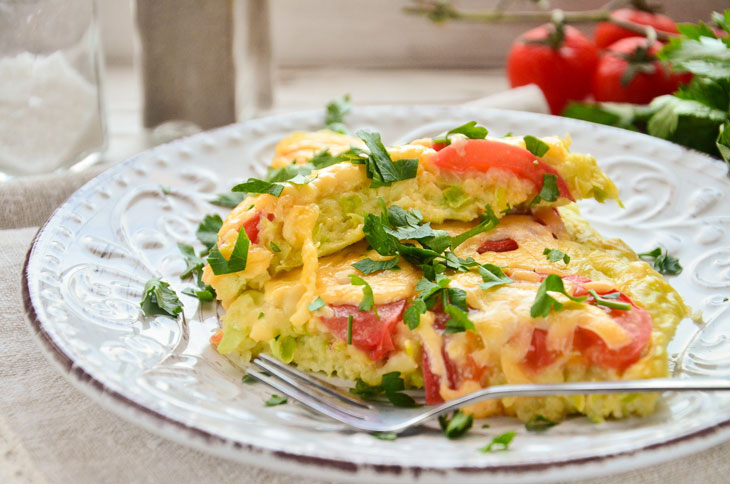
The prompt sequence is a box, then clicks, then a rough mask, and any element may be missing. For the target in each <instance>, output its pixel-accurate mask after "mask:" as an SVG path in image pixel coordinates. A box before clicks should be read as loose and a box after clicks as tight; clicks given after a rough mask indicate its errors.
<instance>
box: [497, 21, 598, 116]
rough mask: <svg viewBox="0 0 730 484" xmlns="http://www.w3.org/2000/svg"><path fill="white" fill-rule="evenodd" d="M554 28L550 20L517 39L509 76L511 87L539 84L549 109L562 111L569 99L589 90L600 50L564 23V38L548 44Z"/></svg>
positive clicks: (578, 96)
mask: <svg viewBox="0 0 730 484" xmlns="http://www.w3.org/2000/svg"><path fill="white" fill-rule="evenodd" d="M554 32H555V27H554V26H552V25H550V24H548V25H543V26H540V27H537V28H534V29H532V30H530V31H528V32H526V33H525V34H523V35H522V36H521V37H520V38H519V39H517V40H516V41H515V42H514V43H513V44H512V48H511V49H510V51H509V54H508V55H507V77H508V78H509V82H510V85H511V86H512V87H518V86H524V85H527V84H537V86H538V87H539V88H540V89H541V90H542V92H543V94H545V98H546V99H547V102H548V104H549V105H550V111H551V112H552V113H553V114H560V113H561V112H562V111H563V108H564V107H565V105H566V104H567V102H568V101H570V100H576V101H580V100H582V99H584V98H585V97H586V96H587V95H588V93H589V92H590V82H591V77H592V75H593V70H594V69H595V67H596V63H597V62H598V50H597V49H596V46H595V45H593V42H591V41H590V39H588V38H587V37H586V36H585V35H583V34H582V33H581V32H580V31H579V30H578V29H576V28H574V27H571V26H570V25H566V26H565V29H564V38H563V39H562V41H561V42H559V43H557V44H556V45H555V46H552V45H548V42H547V39H548V36H549V35H550V34H551V33H554ZM541 42H542V43H541Z"/></svg>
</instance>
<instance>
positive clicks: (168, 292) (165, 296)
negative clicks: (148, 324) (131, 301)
mask: <svg viewBox="0 0 730 484" xmlns="http://www.w3.org/2000/svg"><path fill="white" fill-rule="evenodd" d="M139 305H140V306H141V307H142V312H143V313H144V315H145V316H148V317H149V316H154V315H156V314H166V315H168V316H172V317H173V318H176V317H177V315H178V314H180V313H181V312H182V303H181V302H180V300H179V299H178V298H177V294H176V293H175V291H174V290H173V289H171V288H170V285H169V284H168V283H166V282H164V281H163V280H162V279H161V278H159V277H158V278H156V279H150V280H149V281H147V282H146V283H145V285H144V290H143V291H142V302H140V303H139Z"/></svg>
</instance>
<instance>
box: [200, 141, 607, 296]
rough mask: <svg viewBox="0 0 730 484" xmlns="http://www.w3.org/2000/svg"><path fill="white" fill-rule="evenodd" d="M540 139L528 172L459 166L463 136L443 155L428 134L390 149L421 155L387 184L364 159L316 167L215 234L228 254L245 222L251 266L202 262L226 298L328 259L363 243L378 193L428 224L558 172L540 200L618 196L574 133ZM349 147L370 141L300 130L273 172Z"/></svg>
mask: <svg viewBox="0 0 730 484" xmlns="http://www.w3.org/2000/svg"><path fill="white" fill-rule="evenodd" d="M475 141H480V142H485V143H492V144H496V146H497V147H505V149H512V148H514V147H520V148H521V147H524V141H523V140H522V138H516V137H515V138H500V139H495V140H475ZM542 141H544V142H545V143H546V144H547V146H548V147H549V150H548V151H547V153H545V154H544V155H543V156H542V157H539V158H537V157H532V158H531V160H532V161H528V162H527V164H528V165H529V169H530V170H531V173H530V175H532V178H530V177H527V176H523V175H524V174H523V173H520V174H519V175H521V176H517V175H516V174H515V172H514V171H511V170H510V169H507V168H505V167H500V166H494V167H490V169H488V170H463V169H461V167H459V166H456V167H455V166H453V162H451V161H453V160H449V159H448V157H447V158H445V157H444V155H445V154H446V155H448V154H449V152H451V153H452V154H454V152H455V151H457V149H458V148H459V146H460V144H459V142H458V141H455V142H454V143H453V144H452V146H450V147H448V148H447V149H444V150H441V151H440V152H438V153H437V152H436V151H435V150H434V149H433V143H432V141H431V140H430V139H422V140H417V141H414V142H412V143H410V144H406V145H401V146H392V147H389V148H388V149H387V151H388V154H389V155H390V157H391V159H392V160H393V161H394V162H396V163H397V162H398V161H400V160H418V169H417V172H416V175H415V177H413V178H409V179H405V180H402V181H398V182H395V183H392V184H391V185H390V186H381V187H377V188H372V187H371V185H372V180H371V179H370V178H369V176H368V173H367V170H366V167H365V166H364V165H362V164H353V163H350V162H341V163H336V164H333V165H331V166H327V167H324V168H322V169H314V168H313V169H312V171H311V173H309V174H308V175H307V177H306V178H307V180H306V182H304V183H282V185H284V186H283V190H282V191H281V193H280V194H279V196H274V195H271V194H268V193H258V194H251V195H249V196H247V197H246V198H245V199H244V200H243V202H241V203H240V204H239V205H238V206H237V207H236V208H234V209H233V210H232V211H231V212H230V213H229V214H228V216H227V217H226V219H225V221H224V224H223V227H222V228H221V230H220V232H219V248H220V252H221V253H222V254H223V256H224V257H225V258H229V257H230V255H231V253H232V251H233V248H234V246H235V243H236V240H237V238H238V234H239V230H240V229H241V227H244V229H245V230H246V232H247V233H248V234H249V238H250V239H251V246H250V248H249V251H248V262H247V266H246V269H245V270H244V271H241V272H238V273H236V274H233V275H226V276H224V277H222V278H221V277H217V276H215V275H214V274H212V273H210V270H209V269H208V268H206V273H207V276H206V277H207V278H208V279H209V280H210V281H211V282H209V284H211V285H212V286H214V287H215V288H216V290H217V291H218V294H219V295H220V296H221V298H222V300H223V301H224V302H225V301H227V300H230V299H231V298H233V297H235V296H236V295H237V294H238V293H240V292H241V291H242V290H244V289H245V288H247V287H251V288H257V289H260V288H261V287H262V285H263V283H264V282H266V281H267V280H268V279H269V278H270V277H272V276H274V275H276V274H279V273H281V272H285V271H288V270H291V269H294V268H297V267H300V266H301V265H302V264H303V262H304V261H305V260H306V259H307V258H308V257H309V258H310V259H311V257H312V255H313V254H316V256H318V257H322V256H326V255H329V254H333V253H335V252H337V251H339V250H341V249H343V248H345V247H347V246H349V245H352V244H354V243H356V242H358V241H360V240H362V238H363V214H366V213H375V212H378V211H379V210H380V203H381V202H380V200H382V203H384V204H385V205H387V206H391V205H397V206H399V207H401V208H403V209H405V210H414V209H417V210H419V211H420V212H421V214H422V216H423V218H424V221H425V222H431V223H441V222H444V221H446V220H460V221H471V220H476V219H478V218H479V217H480V216H481V215H482V213H483V212H484V210H485V207H487V206H489V207H491V208H492V210H493V211H494V212H495V214H497V216H498V217H499V216H501V215H502V212H503V211H506V210H509V209H510V208H513V209H521V208H523V207H526V206H528V205H530V203H531V202H533V201H534V200H535V197H536V196H537V195H538V193H539V192H540V189H541V187H542V183H543V176H544V175H545V174H548V175H552V174H556V175H557V179H558V187H557V188H558V189H559V191H560V193H559V196H558V197H557V198H556V199H555V200H554V201H545V200H539V203H537V205H538V206H559V205H564V204H565V203H569V202H570V201H571V200H572V199H582V198H595V199H597V200H598V201H601V202H603V201H604V200H608V199H618V191H617V189H616V186H615V185H614V184H613V182H612V181H611V180H610V179H609V178H608V177H607V176H606V174H605V173H603V171H602V170H601V169H600V168H599V167H598V165H597V164H596V161H595V160H594V159H593V158H592V157H591V156H589V155H583V154H579V153H571V152H570V151H569V149H568V148H569V146H570V140H569V139H561V138H543V140H542ZM351 146H355V147H357V148H362V147H364V144H363V142H362V141H361V140H360V139H358V138H354V137H351V136H346V135H341V134H337V133H333V132H329V131H322V132H317V133H295V134H293V135H291V136H289V137H287V138H285V139H283V140H282V141H281V142H280V143H279V144H278V146H277V147H276V154H275V156H274V161H273V163H272V169H282V168H285V167H287V166H289V165H292V164H296V165H307V164H308V163H309V162H310V160H311V159H312V157H313V156H315V155H316V154H317V153H321V152H323V150H327V152H328V154H330V155H338V154H340V153H342V152H343V151H344V150H346V149H349V148H350V147H351ZM519 151H521V152H524V153H527V151H526V150H524V149H520V150H519ZM528 155H529V153H528ZM444 159H445V162H443V160H444ZM533 163H534V165H533Z"/></svg>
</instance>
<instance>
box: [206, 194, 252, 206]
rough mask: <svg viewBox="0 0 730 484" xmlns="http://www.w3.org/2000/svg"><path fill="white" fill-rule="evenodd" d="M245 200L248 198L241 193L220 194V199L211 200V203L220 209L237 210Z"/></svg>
mask: <svg viewBox="0 0 730 484" xmlns="http://www.w3.org/2000/svg"><path fill="white" fill-rule="evenodd" d="M244 198H246V194H245V193H241V192H231V193H219V194H218V197H217V198H215V199H213V200H211V201H210V203H212V204H213V205H218V206H219V207H226V208H236V207H237V206H238V204H239V203H241V202H242V201H243V199H244Z"/></svg>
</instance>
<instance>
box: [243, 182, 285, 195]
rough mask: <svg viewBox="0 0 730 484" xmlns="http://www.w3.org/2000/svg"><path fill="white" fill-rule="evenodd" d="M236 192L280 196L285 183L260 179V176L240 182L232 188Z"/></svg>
mask: <svg viewBox="0 0 730 484" xmlns="http://www.w3.org/2000/svg"><path fill="white" fill-rule="evenodd" d="M232 190H233V191H234V192H245V193H268V194H269V195H273V196H275V197H278V196H279V195H281V192H282V191H283V190H284V185H282V184H281V183H272V182H267V181H265V180H259V179H258V178H249V179H248V180H246V181H245V182H243V183H239V184H238V185H236V186H235V187H233V188H232Z"/></svg>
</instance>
